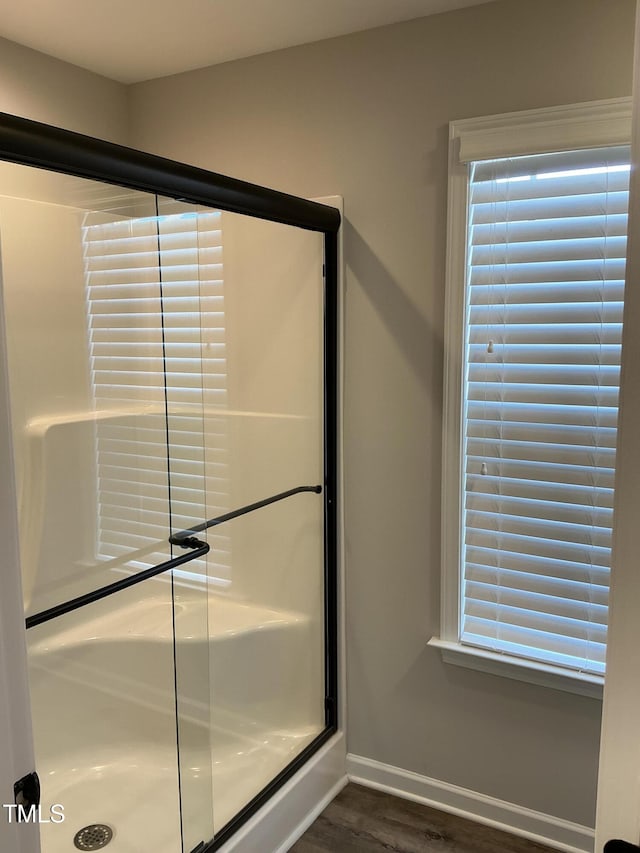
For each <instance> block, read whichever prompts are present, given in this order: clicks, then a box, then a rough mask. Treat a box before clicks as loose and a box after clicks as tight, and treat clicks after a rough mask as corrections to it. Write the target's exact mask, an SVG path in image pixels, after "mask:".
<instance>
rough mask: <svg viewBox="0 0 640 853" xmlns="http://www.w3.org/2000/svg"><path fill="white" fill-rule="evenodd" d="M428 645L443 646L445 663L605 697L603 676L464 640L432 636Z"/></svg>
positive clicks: (599, 697) (592, 696) (593, 696)
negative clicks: (514, 654) (491, 648)
mask: <svg viewBox="0 0 640 853" xmlns="http://www.w3.org/2000/svg"><path fill="white" fill-rule="evenodd" d="M428 645H430V646H435V648H438V649H440V652H441V654H442V659H443V661H444V662H445V663H452V664H455V665H456V666H463V667H466V668H467V669H475V670H478V671H479V672H488V673H490V674H491V675H501V676H503V677H505V678H513V679H515V680H516V681H527V682H529V683H530V684H539V685H541V686H542V687H551V688H554V689H555V690H564V691H565V692H567V693H577V694H579V695H580V696H589V697H590V698H592V699H602V688H603V685H604V678H603V677H601V676H598V675H587V674H585V673H581V672H573V671H572V670H568V669H562V668H561V667H557V666H548V665H546V664H543V663H534V662H533V661H527V660H521V659H520V658H515V657H509V656H508V655H502V654H496V653H495V652H489V651H486V650H484V649H476V648H473V647H471V646H463V645H462V644H461V643H454V642H451V641H449V640H441V639H440V638H439V637H432V638H431V639H430V640H429V642H428Z"/></svg>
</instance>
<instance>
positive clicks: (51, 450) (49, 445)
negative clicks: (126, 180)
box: [0, 164, 212, 853]
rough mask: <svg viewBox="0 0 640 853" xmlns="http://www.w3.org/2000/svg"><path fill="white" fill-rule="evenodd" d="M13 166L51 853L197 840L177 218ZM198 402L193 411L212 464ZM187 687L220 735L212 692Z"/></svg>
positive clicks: (10, 179) (204, 653) (12, 331)
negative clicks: (185, 801)
mask: <svg viewBox="0 0 640 853" xmlns="http://www.w3.org/2000/svg"><path fill="white" fill-rule="evenodd" d="M1 169H2V177H3V178H4V181H3V184H4V186H5V187H7V186H11V187H12V191H13V192H14V194H13V195H11V196H9V195H5V196H2V197H0V237H1V241H2V254H1V263H2V282H3V295H2V296H3V319H4V322H5V323H6V326H7V337H8V358H9V373H10V387H11V403H12V419H13V432H14V444H15V449H16V450H15V455H16V475H17V481H18V486H19V495H20V497H19V502H20V508H19V509H20V513H19V515H20V532H21V562H22V570H23V581H24V582H23V586H24V590H25V597H26V601H25V610H26V615H27V626H28V628H29V630H28V632H27V640H28V656H29V667H30V683H31V694H32V708H33V719H34V739H35V748H36V759H37V770H38V772H39V775H40V778H41V783H42V807H43V811H44V812H45V813H46V812H47V810H48V809H49V808H50V806H51V805H52V804H61V805H62V806H63V808H64V815H65V820H64V822H61V823H54V822H52V823H50V824H43V825H42V826H41V837H42V849H43V853H63V851H66V850H70V849H74V844H75V846H76V847H79V849H92V848H91V847H88V846H86V845H88V844H95V843H101V844H107V843H108V844H109V845H110V849H112V850H113V851H114V853H118V851H121V853H125V851H131V853H133V851H136V853H137V851H139V850H142V849H147V848H152V849H157V850H159V851H163V853H164V851H166V853H174V851H176V850H180V849H184V850H187V851H190V850H191V849H192V847H191V846H187V845H188V844H189V841H188V839H187V838H185V837H184V836H185V821H183V820H182V811H181V808H180V787H181V785H180V781H181V779H180V773H179V771H180V769H181V768H180V763H179V761H178V743H177V740H178V736H177V732H178V730H179V729H181V726H182V721H183V719H186V718H187V708H186V704H183V703H181V698H180V697H179V696H178V695H177V693H176V685H177V684H178V685H180V683H184V682H185V679H186V680H187V681H189V682H190V683H191V684H198V685H200V686H201V685H202V684H203V683H206V682H207V680H208V677H209V666H208V646H207V642H206V636H207V628H206V621H205V622H204V623H203V622H202V620H206V618H207V617H206V612H207V610H206V585H205V586H204V587H202V586H200V587H193V586H192V587H190V588H189V600H188V601H185V600H178V598H179V596H178V595H177V594H176V590H175V589H174V578H173V576H172V574H171V571H170V570H169V566H167V564H168V563H170V561H172V560H176V558H177V561H178V562H180V563H181V565H180V568H182V567H183V566H182V563H183V560H184V561H185V562H184V569H185V571H186V570H187V569H188V568H189V567H190V566H196V561H193V562H190V563H187V562H186V560H189V558H190V556H191V554H193V553H196V550H194V547H193V546H190V547H186V548H185V547H183V546H182V545H180V544H178V545H174V546H172V545H171V544H170V542H169V539H170V536H171V533H172V532H175V530H176V529H177V527H180V528H182V527H183V526H184V524H185V523H187V522H189V523H191V522H192V521H193V520H194V518H196V517H197V518H200V517H201V513H202V509H201V508H202V506H203V505H204V495H203V493H202V489H203V477H202V476H201V475H200V473H199V470H196V471H195V472H194V471H189V472H187V473H186V475H185V474H184V472H181V471H180V470H179V466H174V472H173V473H174V479H173V480H171V479H170V475H171V473H172V471H171V464H170V457H171V454H172V453H182V455H183V456H184V448H183V447H182V445H183V444H184V441H183V438H184V436H185V435H186V430H185V429H184V428H183V427H180V428H178V420H179V419H180V418H181V417H182V418H183V421H184V417H183V414H181V413H180V412H178V411H177V409H178V408H179V407H180V405H181V400H180V399H179V392H178V389H177V388H176V391H175V394H173V392H172V390H171V381H170V379H167V359H168V356H169V355H170V354H169V352H168V347H169V346H170V345H171V343H172V340H171V337H170V335H169V334H167V330H165V328H164V323H163V318H164V310H163V301H164V299H165V298H167V299H169V298H170V293H169V292H168V291H166V292H163V287H164V285H165V282H163V280H162V274H161V268H162V262H161V255H162V252H161V232H162V230H163V227H164V220H163V218H162V217H159V215H158V204H157V199H156V197H155V196H153V195H149V194H145V193H138V192H132V191H128V190H122V189H118V188H113V187H111V186H107V185H102V184H99V183H96V182H91V181H85V180H81V179H76V178H70V177H67V176H59V175H54V174H48V173H44V172H41V171H38V170H34V169H30V168H29V167H23V166H13V165H8V164H2V166H1ZM168 273H169V277H170V270H168ZM174 342H175V343H177V340H174ZM199 406H200V415H199V418H198V417H197V413H196V412H195V410H194V407H193V406H192V410H191V411H190V412H189V413H188V415H187V419H188V420H189V421H190V424H191V433H192V436H191V443H192V453H191V455H192V457H193V458H192V460H191V461H192V462H193V465H195V468H196V469H198V465H199V464H200V463H199V462H198V454H199V455H200V458H202V426H201V424H202V415H201V400H200V402H199ZM181 475H182V476H187V477H188V480H189V482H188V488H187V490H186V492H180V491H179V490H180V489H181V488H182V487H183V485H184V484H181V483H180V480H179V478H180V476H181ZM172 489H173V490H174V491H173V492H172ZM198 490H200V494H198ZM187 493H188V495H189V498H188V501H187V504H188V505H185V501H184V496H185V494H187ZM200 550H201V551H204V550H205V549H200ZM157 566H161V567H162V566H164V567H166V570H165V571H163V572H161V573H160V574H157V575H155V576H148V577H147V574H149V575H153V574H154V572H155V571H156V569H155V568H154V567H157ZM140 573H145V575H144V580H143V581H142V582H141V583H136V585H131V586H127V584H128V583H129V582H130V581H131V580H132V579H133V578H134V576H136V577H138V578H139V577H141V575H140ZM114 585H115V587H117V590H115V589H114V588H113V587H114ZM107 587H108V588H109V590H108V591H109V593H110V594H108V595H106V596H105V597H102V594H103V593H104V591H105V588H107ZM101 591H102V592H101ZM199 596H200V597H203V596H204V597H205V605H204V607H203V606H201V604H199V599H198V597H199ZM70 605H73V606H70ZM182 640H184V642H182ZM194 647H197V653H195V654H187V648H191V649H193V648H194ZM187 665H188V667H189V669H188V675H187V670H186V667H187ZM181 666H182V667H183V668H185V672H184V673H182V674H180V676H178V672H177V668H179V667H181ZM203 694H204V695H205V696H208V695H209V690H208V688H207V689H205V690H204V691H203ZM188 698H189V699H190V700H191V704H190V705H189V708H188V710H189V713H196V712H197V713H196V717H197V716H198V715H199V719H196V723H197V724H198V725H199V726H200V729H199V731H202V729H203V724H202V721H203V720H205V721H206V723H205V730H206V731H207V737H208V728H207V726H208V716H209V715H208V705H207V708H206V709H203V708H202V707H201V706H198V700H200V698H201V697H199V696H190V697H188ZM194 709H195V711H194ZM185 726H186V723H185ZM185 732H186V728H184V727H183V729H182V739H183V741H184V744H186V743H187V738H186V735H185V734H184V733H185ZM183 754H186V747H185V753H183ZM192 764H193V762H192ZM194 766H195V764H194ZM199 781H200V780H199ZM183 787H186V788H188V784H187V783H185V786H183ZM209 787H210V786H209ZM191 802H193V799H192V798H191ZM203 802H206V805H207V806H208V810H209V813H211V810H212V803H211V800H210V794H209V795H205V797H204V800H203ZM199 813H200V814H201V815H202V814H206V810H204V809H200V810H199ZM210 823H211V819H209V824H210ZM202 831H203V832H205V833H207V832H208V833H209V836H210V834H211V830H210V829H209V826H208V825H207V826H206V827H204V828H203V830H202ZM82 845H85V846H84V847H83V846H82Z"/></svg>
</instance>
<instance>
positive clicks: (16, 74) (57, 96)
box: [0, 38, 128, 191]
mask: <svg viewBox="0 0 640 853" xmlns="http://www.w3.org/2000/svg"><path fill="white" fill-rule="evenodd" d="M126 93H127V89H126V86H123V85H122V84H121V83H116V82H114V81H113V80H107V79H106V78H105V77H100V76H99V75H98V74H92V73H91V72H90V71H85V70H84V69H83V68H78V67H76V66H75V65H69V64H68V63H67V62H61V61H60V60H59V59H54V58H53V57H51V56H46V55H45V54H44V53H39V52H38V51H36V50H31V49H30V48H28V47H23V46H22V45H19V44H16V43H15V42H11V41H7V40H6V39H2V38H0V111H2V112H5V113H12V114H13V115H18V116H24V117H25V118H31V119H35V120H36V121H43V122H46V123H47V124H53V125H57V126H58V127H64V128H67V129H68V130H76V131H78V132H79V133H87V134H89V135H91V136H98V137H100V138H101V139H108V140H110V141H112V142H119V143H126V142H127V138H128V114H127V94H126ZM0 191H1V190H0Z"/></svg>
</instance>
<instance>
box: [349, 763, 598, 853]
mask: <svg viewBox="0 0 640 853" xmlns="http://www.w3.org/2000/svg"><path fill="white" fill-rule="evenodd" d="M347 775H348V777H349V781H350V782H355V783H356V784H358V785H365V786H367V787H369V788H376V789H378V790H379V791H386V792H387V793H389V794H394V795H395V796H396V797H402V798H404V799H405V800H413V801H414V802H417V803H423V804H424V805H427V806H431V807H432V808H436V809H440V810H441V811H443V812H450V813H451V814H455V815H458V816H459V817H464V818H468V819H469V820H475V821H477V822H478V823H484V824H486V825H487V826H492V827H494V828H495V829H501V830H503V831H504V832H510V833H512V834H513V835H521V836H523V837H524V838H529V839H531V840H532V841H537V842H538V843H539V844H546V845H547V846H549V847H554V848H555V849H557V850H563V851H565V853H593V847H594V831H593V829H591V828H589V827H587V826H582V825H581V824H579V823H571V822H570V821H568V820H562V819H561V818H558V817H553V816H552V815H548V814H544V813H543V812H536V811H533V810H532V809H527V808H524V807H523V806H518V805H515V804H514V803H508V802H505V801H504V800H497V799H494V798H493V797H487V796H486V795H485V794H478V793H476V791H469V790H467V789H466V788H459V787H458V786H457V785H450V784H449V783H448V782H440V781H439V780H438V779H430V778H429V777H428V776H421V775H420V774H419V773H412V772H410V771H409V770H401V769H400V768H399V767H393V766H392V765H390V764H382V763H380V762H379V761H372V760H371V759H369V758H362V757H361V756H359V755H347Z"/></svg>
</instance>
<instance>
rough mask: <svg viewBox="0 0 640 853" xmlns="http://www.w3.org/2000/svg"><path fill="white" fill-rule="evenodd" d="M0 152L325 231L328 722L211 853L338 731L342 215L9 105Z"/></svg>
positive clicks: (0, 128) (0, 126) (15, 159)
mask: <svg viewBox="0 0 640 853" xmlns="http://www.w3.org/2000/svg"><path fill="white" fill-rule="evenodd" d="M0 160H4V161H7V162H11V163H16V164H19V165H24V166H33V167H36V168H40V169H45V170H48V171H53V172H60V173H62V174H67V175H72V176H75V177H80V178H87V179H90V180H96V181H101V182H103V183H107V184H114V185H117V186H122V187H127V188H128V189H133V190H140V191H143V192H149V193H155V194H157V195H161V196H165V197H169V198H173V199H176V200H179V201H184V202H188V203H191V204H200V205H204V206H206V207H209V208H213V209H217V210H225V211H228V212H231V213H239V214H242V215H244V216H251V217H254V218H258V219H265V220H267V221H270V222H278V223H281V224H284V225H290V226H293V227H296V228H303V229H305V230H309V231H316V232H319V233H321V234H322V235H323V238H324V264H323V280H324V329H323V343H324V364H323V386H324V388H323V401H324V413H323V421H324V423H323V428H324V429H323V433H324V482H323V484H322V485H323V497H324V631H325V649H324V675H325V700H324V705H325V727H324V729H323V731H322V732H321V733H320V734H319V735H318V736H317V737H316V738H315V739H314V740H313V741H312V742H311V743H310V744H309V745H308V746H307V747H306V748H305V749H304V750H303V751H302V752H301V753H300V754H299V755H298V756H297V757H296V758H295V759H294V760H293V761H291V762H290V763H289V764H288V765H287V766H286V767H285V768H284V769H283V770H282V771H281V772H280V773H279V774H278V775H277V776H275V777H274V778H273V779H272V780H271V782H270V783H269V784H268V785H267V786H266V787H265V788H264V789H263V790H262V791H261V792H260V793H259V794H258V795H257V796H256V797H254V799H252V800H251V801H250V802H249V803H248V804H247V805H246V806H244V808H242V809H241V810H240V811H239V812H238V813H237V814H236V815H235V816H234V817H233V818H232V819H231V820H230V821H229V822H228V823H227V824H226V825H225V826H224V827H223V828H222V829H221V830H220V831H219V832H217V833H216V834H215V835H214V837H213V839H212V840H211V841H209V842H207V843H205V844H204V846H199V847H198V848H197V853H212V851H214V850H217V849H218V848H219V847H220V846H221V845H223V844H224V843H226V842H227V841H229V840H230V839H231V837H232V836H233V835H234V834H235V832H236V831H237V830H238V829H239V828H240V826H242V825H243V824H244V823H245V822H246V821H247V820H248V819H249V818H250V817H251V816H252V815H253V814H255V813H256V812H257V811H258V810H259V809H260V808H261V807H262V806H263V805H265V804H266V803H267V801H268V800H269V799H270V798H271V797H272V795H273V794H274V793H275V792H276V791H277V790H278V789H279V788H281V787H282V785H284V783H285V782H286V781H287V780H288V779H290V778H291V777H292V776H293V775H294V774H295V773H296V772H297V771H298V770H299V769H300V768H301V767H302V766H303V765H304V764H305V763H306V762H307V761H308V759H309V758H311V756H312V755H314V754H315V753H316V752H317V751H318V750H319V749H320V748H321V747H322V746H323V745H324V744H325V743H326V742H327V741H329V740H330V739H331V738H332V736H333V735H334V734H335V733H336V732H337V731H338V653H339V646H338V615H337V610H338V569H337V566H338V494H339V491H338V412H339V409H338V231H339V228H340V223H341V215H340V212H339V211H338V210H337V209H336V208H334V207H330V206H328V205H325V204H320V203H318V202H314V201H309V200H307V199H303V198H298V197H297V196H292V195H289V194H287V193H282V192H279V191H277V190H273V189H268V188H266V187H262V186H259V185H257V184H252V183H248V182H246V181H241V180H238V179H236V178H230V177H227V176H225V175H220V174H217V173H215V172H209V171H207V170H205V169H200V168H198V167H195V166H190V165H187V164H185V163H180V162H178V161H174V160H169V159H166V158H164V157H159V156H157V155H154V154H148V153H146V152H143V151H138V150H137V149H133V148H127V147H125V146H122V145H116V144H114V143H111V142H106V141H104V140H100V139H95V138H94V137H91V136H85V135H84V134H80V133H75V132H73V131H69V130H63V129H62V128H58V127H53V126H51V125H47V124H43V123H41V122H36V121H32V120H30V119H25V118H21V117H18V116H14V115H10V114H8V113H0ZM199 544H202V543H199ZM194 547H195V546H194ZM180 807H182V804H180ZM192 853H195V851H192Z"/></svg>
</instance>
